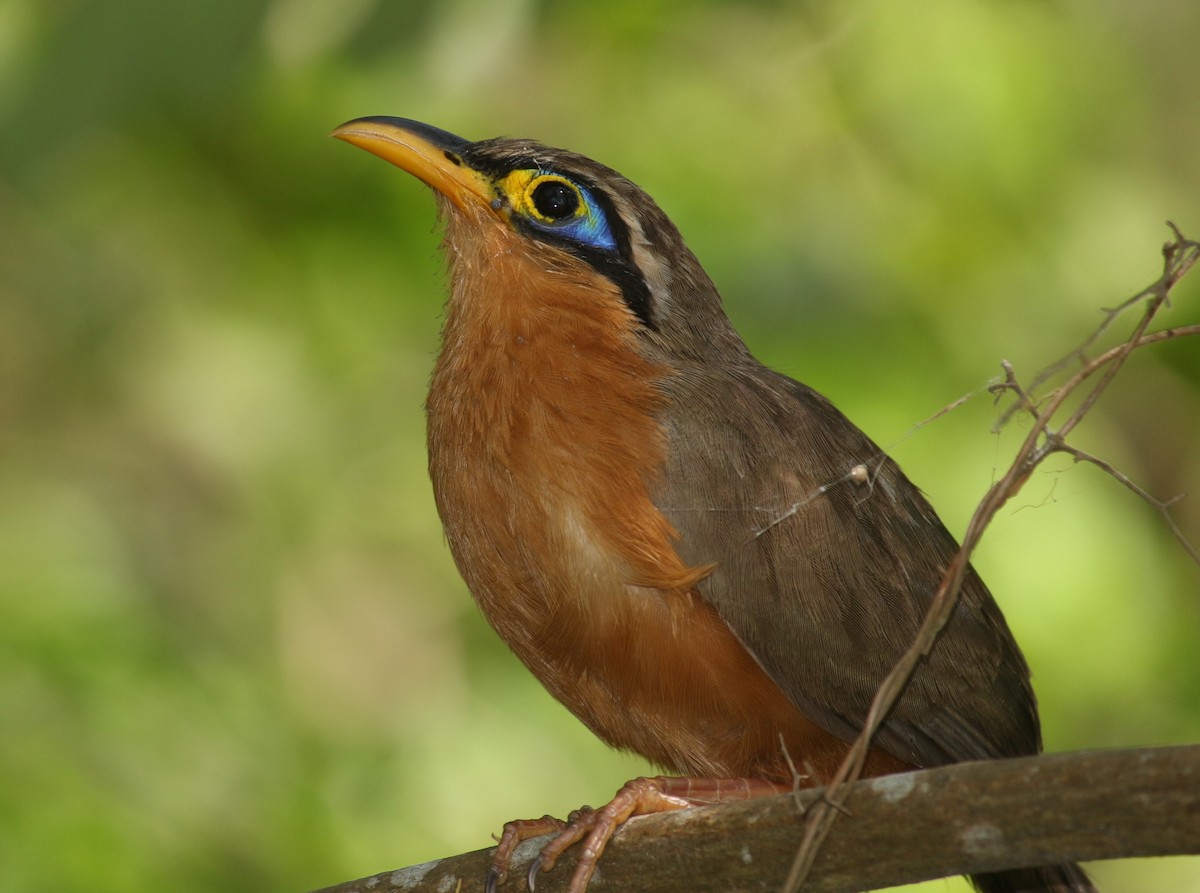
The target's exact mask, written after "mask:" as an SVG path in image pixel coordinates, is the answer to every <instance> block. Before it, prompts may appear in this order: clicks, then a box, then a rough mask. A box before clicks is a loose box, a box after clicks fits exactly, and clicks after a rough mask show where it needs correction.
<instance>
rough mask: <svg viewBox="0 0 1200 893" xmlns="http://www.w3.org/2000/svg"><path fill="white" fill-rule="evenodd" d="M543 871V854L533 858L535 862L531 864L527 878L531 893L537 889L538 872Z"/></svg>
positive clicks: (526, 881)
mask: <svg viewBox="0 0 1200 893" xmlns="http://www.w3.org/2000/svg"><path fill="white" fill-rule="evenodd" d="M541 870H542V854H541V853H538V854H537V855H536V856H534V857H533V861H532V862H530V863H529V874H527V875H526V876H525V883H526V884H527V885H528V887H529V893H533V891H534V890H536V889H537V876H538V872H539V871H541Z"/></svg>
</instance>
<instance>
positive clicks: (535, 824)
mask: <svg viewBox="0 0 1200 893" xmlns="http://www.w3.org/2000/svg"><path fill="white" fill-rule="evenodd" d="M789 790H791V788H790V787H789V786H788V785H784V784H779V783H777V782H773V781H766V780H764V779H759V778H677V777H672V776H657V777H655V778H635V779H633V780H632V781H629V782H626V783H625V785H624V786H623V787H622V788H621V790H619V791H617V794H616V796H615V797H613V798H612V800H610V801H609V802H608V803H607V804H606V805H605V806H602V807H601V808H600V809H592V808H591V807H588V806H585V807H583V808H582V809H577V810H575V811H574V812H572V813H571V814H570V815H569V816H568V817H567V821H566V822H563V821H561V820H560V819H555V818H552V817H551V816H543V817H542V818H540V819H529V820H524V821H515V822H509V823H508V824H506V825H505V826H504V832H503V834H502V835H501V837H500V845H499V846H498V847H497V848H496V855H495V856H494V857H493V859H492V867H491V868H490V869H489V870H488V876H487V883H486V893H495V890H496V885H497V884H498V883H502V882H503V881H504V878H505V877H506V876H507V874H508V863H509V860H510V859H511V858H512V853H513V850H514V849H515V848H516V846H517V844H518V843H520V842H521V841H522V840H528V839H529V838H531V837H537V836H539V835H541V834H546V833H548V832H553V831H557V832H558V834H557V836H556V837H554V839H553V840H551V841H550V842H549V843H548V844H546V845H545V846H544V847H542V851H541V852H540V853H539V854H538V855H537V857H536V858H535V859H534V860H533V862H532V863H531V864H530V866H529V875H528V877H527V882H528V885H529V889H530V890H533V889H534V888H535V886H536V884H537V875H538V873H539V872H541V871H549V870H550V869H551V868H553V867H554V863H555V862H557V861H558V857H559V856H561V855H562V854H563V853H564V852H565V851H566V850H567V849H568V848H569V847H571V846H574V845H575V844H576V843H579V842H580V841H583V845H582V849H581V850H580V853H579V860H578V861H577V862H576V863H575V872H574V874H573V875H572V876H571V883H570V885H569V886H568V888H567V890H568V893H584V891H585V890H586V889H587V885H588V882H589V881H590V880H591V879H592V875H593V874H594V873H595V871H596V865H597V863H598V862H599V861H600V856H601V855H602V854H603V853H604V848H605V847H606V846H607V845H608V842H609V840H611V839H612V836H613V834H615V833H616V831H617V830H618V829H619V828H620V827H621V826H622V825H624V824H625V823H626V822H627V821H629V820H630V819H631V818H634V817H636V816H641V815H651V814H653V813H657V812H671V811H672V810H676V809H686V808H688V807H691V806H707V805H711V804H714V803H723V802H726V801H729V800H748V799H750V798H752V797H762V796H766V795H769V794H779V793H786V792H787V791H789Z"/></svg>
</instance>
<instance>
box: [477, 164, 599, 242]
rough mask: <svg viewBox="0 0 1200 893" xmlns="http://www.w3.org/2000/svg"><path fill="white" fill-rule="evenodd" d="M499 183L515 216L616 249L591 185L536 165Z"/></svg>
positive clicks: (558, 234) (566, 237) (568, 237)
mask: <svg viewBox="0 0 1200 893" xmlns="http://www.w3.org/2000/svg"><path fill="white" fill-rule="evenodd" d="M498 185H499V187H500V190H501V191H502V192H503V193H504V194H505V196H507V198H508V204H509V207H510V208H511V209H512V214H513V216H514V217H516V218H520V219H521V220H522V221H523V222H524V223H525V224H526V225H528V226H530V227H531V228H532V229H534V230H536V231H538V232H542V233H545V234H547V235H548V236H553V237H554V238H556V239H559V240H563V241H567V242H570V243H573V244H575V245H578V246H580V247H582V248H590V249H600V250H603V251H615V250H616V247H617V243H616V240H615V239H614V238H613V235H612V230H611V229H610V227H609V223H608V219H607V217H606V216H605V214H604V212H603V211H602V210H601V209H600V206H599V205H598V204H597V203H596V199H595V198H594V197H593V196H592V194H591V192H590V191H589V189H588V188H586V187H583V186H580V185H579V184H577V183H575V182H574V181H572V180H569V179H568V178H566V177H564V176H562V175H561V174H553V173H550V172H549V171H544V170H537V169H526V170H519V171H513V172H512V173H510V174H508V175H507V176H506V177H504V178H503V179H502V180H500V182H499V184H498Z"/></svg>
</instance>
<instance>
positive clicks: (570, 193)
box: [500, 170, 587, 224]
mask: <svg viewBox="0 0 1200 893" xmlns="http://www.w3.org/2000/svg"><path fill="white" fill-rule="evenodd" d="M500 186H501V188H502V189H503V190H504V191H505V192H506V193H507V194H508V197H509V201H510V203H511V204H512V209H513V211H514V212H516V213H517V214H521V215H522V216H524V217H528V218H530V219H532V220H536V221H538V222H539V223H546V224H554V223H561V222H563V221H565V220H569V219H570V218H573V217H577V216H580V215H581V214H586V213H587V203H586V202H585V200H584V197H583V195H582V193H581V192H580V190H579V187H578V186H576V185H575V184H574V183H572V182H571V181H570V180H568V179H567V178H566V177H560V176H559V175H558V174H547V173H544V172H543V171H537V170H524V171H513V172H512V173H511V174H509V175H508V176H507V177H505V178H504V179H503V180H502V181H501V183H500Z"/></svg>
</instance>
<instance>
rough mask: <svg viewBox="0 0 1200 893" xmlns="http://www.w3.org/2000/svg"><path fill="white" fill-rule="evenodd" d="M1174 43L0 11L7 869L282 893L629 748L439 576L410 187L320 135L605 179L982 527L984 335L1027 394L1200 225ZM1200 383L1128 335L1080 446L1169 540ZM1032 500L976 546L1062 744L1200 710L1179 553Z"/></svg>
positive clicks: (127, 885) (949, 6)
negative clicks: (1160, 502)
mask: <svg viewBox="0 0 1200 893" xmlns="http://www.w3.org/2000/svg"><path fill="white" fill-rule="evenodd" d="M1197 37H1200V6H1197V5H1196V4H1189V3H1180V2H1178V0H1147V2H1146V3H1142V4H1138V5H1129V4H1116V3H1091V2H1088V3H1085V2H1083V0H1060V2H1053V3H1033V2H1001V0H957V2H951V0H934V2H930V3H922V4H895V3H884V2H870V0H853V2H850V3H837V2H833V0H816V2H809V3H784V2H768V0H760V2H756V3H749V4H747V3H741V4H734V3H729V2H716V0H710V2H705V3H690V4H685V3H682V2H668V0H659V2H653V3H646V2H644V0H642V2H630V0H619V2H615V3H610V4H603V5H601V4H550V3H534V2H528V0H502V2H498V3H494V4H488V5H483V4H476V3H473V2H467V0H455V2H444V3H438V4H434V3H423V2H408V3H397V4H387V3H383V2H380V0H349V2H345V3H341V4H333V3H327V2H321V0H238V2H233V0H215V2H209V3H205V4H190V3H184V4H162V3H152V2H149V0H110V2H107V3H98V2H94V0H92V2H89V0H0V723H3V732H2V734H0V773H2V776H3V777H2V779H0V781H2V783H0V888H3V889H5V890H14V891H19V890H34V889H51V888H53V889H55V890H59V891H66V893H69V891H87V893H106V891H118V890H122V891H123V890H130V889H173V890H179V891H183V893H186V891H201V890H226V891H239V890H245V891H251V890H253V891H258V890H261V889H264V888H266V889H276V890H292V891H302V890H305V889H309V888H312V887H316V886H319V885H322V884H325V883H331V882H334V881H339V880H344V879H347V878H350V877H356V876H359V875H363V874H367V873H371V872H375V871H380V870H385V869H387V868H390V867H395V866H399V865H404V864H409V863H413V862H418V861H422V860H426V859H431V858H434V857H437V856H439V855H444V854H448V853H452V852H460V851H465V850H468V849H474V848H477V847H481V846H484V845H486V844H487V843H488V842H489V837H488V835H489V834H490V833H492V832H494V831H496V830H497V829H498V828H499V826H500V824H501V823H502V822H503V821H504V820H506V819H508V818H513V817H518V816H526V815H528V816H534V815H541V814H542V813H544V812H547V811H549V812H554V813H559V814H562V813H565V812H566V811H568V810H569V809H571V808H573V807H575V806H577V805H579V804H580V803H583V802H593V803H594V802H596V801H598V800H601V799H602V798H604V797H605V796H606V795H607V794H608V793H609V792H610V791H611V790H613V789H615V788H616V787H617V786H618V785H619V784H620V783H621V782H622V781H624V780H625V778H626V777H627V776H630V775H632V774H636V773H639V772H642V771H645V767H644V766H643V765H642V764H641V763H639V762H638V761H636V760H635V759H633V758H632V757H628V756H623V755H617V754H610V753H608V752H607V751H606V750H605V749H604V747H603V746H602V745H601V744H600V743H599V742H597V741H595V740H594V739H593V738H592V737H591V736H590V735H589V734H588V733H587V732H586V731H585V730H584V729H582V727H581V726H579V724H578V723H576V722H575V721H574V720H573V719H572V718H571V717H570V716H569V715H568V714H567V713H566V712H565V711H564V710H563V709H562V708H560V707H558V706H557V705H556V704H554V703H553V702H552V701H551V700H550V698H549V696H547V695H546V694H545V693H544V692H542V691H541V689H540V688H539V687H538V686H537V684H536V683H535V682H534V680H533V679H532V678H531V677H530V676H529V675H528V674H527V673H526V672H525V671H524V670H523V669H522V668H521V667H520V666H519V665H518V664H517V663H516V662H515V661H514V660H513V659H512V658H511V656H509V655H508V653H507V652H506V651H505V649H504V647H503V646H502V645H501V644H500V643H499V641H498V640H497V639H496V638H495V636H494V635H493V634H492V633H491V631H490V630H489V629H487V627H486V626H485V624H484V623H483V622H482V620H481V619H480V618H479V616H478V615H477V613H476V611H475V609H474V608H473V606H472V605H471V602H470V600H469V598H468V596H467V593H466V592H465V589H464V587H463V585H462V583H461V582H460V581H459V579H458V577H457V574H456V573H455V571H454V569H453V566H452V564H451V562H450V559H449V556H448V554H447V552H446V550H445V548H444V546H443V544H442V540H441V532H440V528H439V524H438V521H437V518H436V516H435V513H434V509H433V504H432V500H431V494H430V489H429V485H428V482H427V479H426V476H425V470H424V446H423V420H422V411H421V402H422V399H423V392H424V387H425V383H426V381H427V377H428V374H429V370H430V366H431V363H432V357H433V353H434V351H435V350H436V344H437V333H438V312H439V306H440V303H441V300H442V297H441V296H442V293H443V282H442V271H441V262H440V260H439V259H438V257H437V248H436V246H437V238H438V237H437V234H436V225H435V222H434V216H433V204H432V202H431V201H430V200H429V198H428V196H427V195H426V194H425V193H424V191H423V189H422V187H420V185H419V184H417V183H416V182H415V181H412V180H410V178H408V177H406V176H404V175H402V174H401V173H400V172H398V171H396V170H393V169H391V168H388V167H386V166H384V165H382V164H380V163H379V162H378V161H377V160H376V159H373V158H370V157H369V156H368V155H366V154H365V153H362V152H358V151H354V150H352V149H351V148H349V147H347V146H345V145H343V144H340V143H337V142H334V141H332V140H329V139H327V138H326V134H327V133H328V131H329V130H330V129H331V128H332V127H333V126H334V125H336V124H338V123H340V122H341V121H343V120H345V119H348V118H351V117H356V116H358V115H363V114H397V115H403V116H406V117H413V118H418V119H421V120H427V121H430V122H431V123H435V124H437V125H439V126H442V127H445V128H447V129H450V130H454V131H457V132H459V133H462V134H464V135H466V136H470V137H476V138H481V137H484V136H491V135H495V134H497V133H508V134H511V135H522V136H534V137H538V138H541V139H543V140H545V141H547V142H551V143H554V144H557V145H563V146H568V147H570V148H574V149H576V150H579V151H582V152H584V153H586V154H589V155H592V156H594V157H597V158H599V159H601V160H603V161H605V162H607V163H610V164H612V165H614V166H615V167H617V168H618V169H620V170H622V171H624V172H625V173H627V174H628V175H630V176H631V177H633V178H634V179H635V180H637V181H638V182H640V183H642V184H643V185H644V186H645V187H646V188H647V189H648V190H649V191H650V192H651V193H652V194H653V195H655V197H656V198H657V199H658V200H659V202H660V203H661V204H662V205H663V206H664V207H665V208H666V209H667V210H668V212H669V213H671V214H672V215H673V217H674V218H675V220H676V222H677V223H678V224H679V225H680V227H681V229H682V230H683V231H684V233H685V234H686V235H687V236H688V238H689V240H690V243H691V245H692V247H693V248H694V249H695V250H696V252H697V253H698V254H699V256H700V257H701V258H702V259H703V260H704V261H705V263H706V264H707V266H708V269H709V271H710V272H711V273H712V274H713V276H714V278H715V279H716V280H717V282H718V284H719V285H720V286H721V287H722V289H723V292H724V294H725V295H726V300H727V306H728V309H729V312H730V314H731V316H733V318H734V320H735V322H736V323H737V324H738V325H739V327H740V328H741V330H742V331H743V333H744V334H745V335H746V337H747V340H748V341H749V342H750V344H751V346H752V347H753V348H754V349H755V351H756V352H757V353H758V354H759V355H760V356H761V357H762V358H763V359H764V360H766V361H768V362H769V363H771V364H773V365H775V366H777V367H779V368H782V369H784V370H785V371H787V372H789V373H791V374H793V375H796V376H798V377H802V378H804V379H805V380H806V381H808V382H809V383H811V384H813V385H814V386H816V387H818V388H819V389H821V390H823V391H825V392H826V393H828V394H829V395H830V396H831V397H833V398H834V400H835V401H836V402H838V403H839V404H840V405H841V406H842V407H843V408H845V409H846V410H847V411H848V412H849V414H850V415H851V416H852V417H854V418H855V419H856V420H857V421H859V422H860V424H862V425H863V427H865V428H866V430H867V431H868V432H869V433H871V434H872V435H873V436H875V437H876V439H878V440H879V441H880V442H881V443H883V444H885V445H888V446H889V448H890V449H892V450H893V452H894V453H895V455H896V456H897V458H898V459H899V460H900V461H901V463H902V464H904V465H905V466H906V468H907V469H908V470H909V472H910V474H911V475H912V476H913V477H914V478H915V479H916V480H917V481H918V482H919V483H920V484H921V485H922V486H923V487H925V488H926V489H927V490H928V491H929V493H930V494H931V496H932V498H933V501H934V502H935V504H937V505H938V506H939V509H940V510H941V511H942V512H943V516H944V517H945V518H946V520H947V522H948V523H949V524H950V526H951V527H952V529H956V530H961V529H962V527H963V525H964V524H965V521H966V518H967V517H968V515H969V513H970V511H971V509H972V508H973V507H974V504H975V502H976V501H977V500H978V498H979V497H980V496H981V495H982V493H983V491H984V489H985V488H986V486H987V485H988V483H989V482H990V480H991V479H992V477H993V476H994V475H995V474H996V473H997V469H998V468H999V467H1000V466H1002V465H1003V464H1004V463H1005V461H1006V456H1008V455H1009V452H1010V450H1011V447H1012V445H1013V443H1014V442H1015V437H1017V436H1019V435H1020V434H1021V431H1020V430H1015V431H1013V432H1008V433H1005V434H1002V435H1000V436H999V437H997V436H993V435H991V434H990V433H989V426H990V424H991V422H992V421H993V420H994V418H995V410H994V409H993V407H992V405H991V403H990V399H989V398H988V397H987V395H986V394H985V393H983V392H982V388H983V386H984V385H985V384H986V382H987V381H988V380H989V379H990V378H991V377H993V376H994V375H996V374H997V372H998V361H999V359H1000V358H1002V357H1005V358H1008V359H1010V360H1012V361H1013V362H1014V363H1015V364H1016V366H1017V369H1018V370H1019V372H1021V373H1022V374H1023V375H1024V376H1025V377H1026V378H1028V377H1029V376H1030V375H1032V373H1033V372H1034V371H1035V370H1036V369H1037V368H1039V367H1040V366H1041V365H1043V364H1045V363H1047V362H1049V361H1050V360H1051V359H1054V358H1056V357H1057V356H1059V355H1060V354H1062V353H1063V352H1065V351H1066V350H1067V349H1068V348H1070V347H1072V346H1073V345H1074V344H1076V343H1078V342H1079V341H1080V340H1081V339H1082V337H1083V336H1084V334H1085V333H1086V332H1087V331H1089V330H1090V329H1091V327H1092V326H1094V325H1095V323H1096V322H1097V321H1098V314H1097V313H1096V308H1098V307H1099V306H1102V305H1103V306H1108V305H1112V304H1114V303H1116V302H1117V301H1119V300H1120V299H1122V298H1124V297H1125V296H1127V295H1128V294H1131V293H1133V292H1134V291H1136V290H1137V289H1138V288H1140V287H1141V286H1142V285H1144V284H1146V283H1148V282H1149V281H1151V280H1152V279H1153V278H1155V277H1156V276H1157V270H1158V258H1157V252H1158V247H1159V245H1160V244H1161V242H1163V241H1164V240H1165V238H1166V237H1167V235H1168V233H1167V230H1166V229H1165V227H1164V226H1163V221H1164V220H1165V219H1167V218H1171V219H1174V220H1175V221H1176V222H1178V223H1179V224H1180V226H1182V227H1183V229H1184V231H1185V232H1187V233H1189V234H1190V235H1191V236H1193V237H1195V236H1196V235H1197V234H1198V233H1200V202H1198V201H1197V198H1198V197H1200V167H1198V166H1197V165H1196V164H1195V161H1196V159H1197V158H1200V94H1198V93H1197V91H1196V90H1195V89H1193V87H1194V84H1195V83H1196V79H1197V76H1198V75H1200V61H1198V60H1200V57H1198V56H1197V54H1196V43H1197ZM1198 302H1200V286H1198V285H1197V283H1196V281H1191V282H1187V283H1185V287H1184V288H1182V289H1180V291H1179V292H1178V294H1177V296H1176V302H1175V305H1174V309H1173V310H1172V311H1171V312H1170V314H1169V315H1168V316H1167V317H1166V318H1165V322H1166V323H1170V322H1180V323H1182V322H1194V321H1196V319H1197V304H1198ZM970 391H974V392H976V397H975V399H974V400H973V401H971V402H970V403H968V404H967V405H966V406H965V407H964V408H962V409H961V410H959V411H956V412H955V413H952V414H950V415H949V416H948V417H946V418H944V419H942V420H939V421H938V422H937V423H936V424H932V425H929V426H926V427H923V428H920V429H919V430H916V431H914V430H913V425H914V423H915V422H916V420H919V419H922V418H925V417H927V416H928V415H930V414H931V413H933V412H934V411H935V410H937V409H938V408H939V407H941V406H942V405H944V404H946V403H948V402H950V401H951V400H953V399H954V398H956V397H957V396H959V395H960V394H962V393H965V392H970ZM1198 401H1200V350H1197V347H1196V345H1195V344H1194V343H1178V344H1173V345H1168V346H1166V347H1164V348H1161V349H1160V348H1156V349H1154V350H1153V351H1147V352H1144V353H1143V354H1141V355H1139V356H1137V357H1136V358H1135V360H1134V361H1133V362H1132V363H1131V364H1130V368H1129V369H1128V370H1127V372H1126V373H1125V374H1124V375H1123V377H1122V379H1121V380H1120V381H1119V382H1118V384H1117V385H1116V387H1115V388H1114V389H1113V390H1112V392H1111V393H1110V394H1109V395H1108V397H1107V398H1106V400H1105V402H1104V404H1103V406H1102V407H1101V408H1100V409H1099V410H1098V411H1097V413H1096V414H1095V415H1094V416H1093V417H1092V418H1091V419H1090V420H1089V421H1088V423H1087V424H1086V425H1085V426H1084V427H1083V428H1082V429H1081V430H1080V431H1079V432H1078V443H1079V444H1080V445H1081V446H1084V447H1085V448H1089V449H1092V450H1094V451H1096V452H1098V453H1100V454H1101V455H1103V456H1105V457H1107V458H1109V459H1110V460H1112V461H1114V462H1115V463H1116V464H1117V465H1118V466H1120V467H1121V468H1122V469H1124V470H1125V471H1126V472H1127V473H1128V474H1130V476H1131V477H1132V478H1134V479H1135V480H1137V481H1139V482H1141V483H1143V484H1144V485H1145V486H1147V487H1148V488H1149V489H1150V490H1151V491H1152V492H1154V493H1155V494H1158V495H1159V496H1162V497H1164V498H1170V497H1172V496H1175V495H1176V494H1181V493H1186V494H1189V495H1190V499H1187V500H1184V501H1182V502H1180V503H1179V504H1178V505H1177V506H1176V512H1177V516H1178V518H1179V519H1180V523H1181V524H1182V525H1183V527H1184V528H1185V530H1186V531H1187V532H1188V533H1189V535H1190V536H1191V538H1192V540H1193V541H1197V540H1200V501H1198V500H1197V496H1200V458H1198V457H1200V402H1198ZM1016 427H1017V428H1020V425H1019V424H1018V425H1017V426H1016ZM1017 503H1020V504H1014V505H1013V506H1012V507H1011V509H1009V510H1008V511H1006V512H1005V514H1004V516H1003V517H1002V518H1001V519H1000V520H999V522H998V523H997V524H996V525H995V527H994V528H993V530H992V531H991V532H990V534H989V536H988V538H987V540H986V541H985V546H984V548H983V551H982V552H981V553H980V555H979V558H978V562H977V563H978V564H979V566H980V567H981V569H982V570H983V572H984V576H985V577H986V578H987V579H989V581H990V582H991V585H992V587H993V589H994V590H995V592H996V595H997V597H998V599H999V600H1000V602H1001V604H1002V605H1003V606H1004V608H1005V611H1006V612H1007V614H1008V615H1009V618H1010V620H1011V622H1012V624H1013V626H1014V628H1015V630H1016V632H1017V634H1018V638H1019V639H1020V640H1021V641H1022V643H1023V644H1024V646H1025V648H1026V650H1027V652H1028V655H1029V658H1030V662H1031V663H1032V665H1033V666H1034V668H1035V672H1036V676H1037V684H1038V689H1039V693H1040V696H1041V700H1042V705H1043V711H1044V722H1045V727H1046V739H1047V746H1048V747H1050V748H1052V749H1064V748H1080V747H1106V746H1116V745H1140V744H1157V743H1178V742H1189V741H1196V740H1198V739H1200V706H1198V705H1200V662H1198V661H1197V660H1196V657H1195V655H1196V647H1197V646H1196V643H1197V639H1198V636H1200V602H1198V600H1197V593H1198V591H1200V585H1198V584H1200V571H1198V570H1197V568H1196V567H1195V566H1193V565H1191V564H1190V563H1189V562H1188V561H1187V560H1186V559H1185V557H1184V555H1183V553H1182V551H1181V550H1180V549H1179V548H1178V546H1177V545H1176V544H1175V543H1174V542H1173V541H1172V540H1171V539H1170V538H1169V536H1168V535H1167V533H1166V531H1165V529H1164V525H1163V524H1162V523H1161V521H1160V520H1159V519H1158V517H1157V516H1156V514H1155V513H1154V512H1153V510H1152V509H1150V508H1149V507H1147V506H1146V505H1144V504H1141V503H1139V502H1138V501H1137V500H1136V499H1134V498H1133V497H1132V496H1131V495H1129V494H1128V493H1127V492H1125V491H1124V490H1122V489H1121V488H1120V487H1119V486H1117V485H1116V484H1115V483H1114V482H1112V481H1110V480H1108V479H1106V478H1105V477H1104V476H1103V475H1101V474H1099V473H1097V472H1095V471H1094V470H1093V469H1089V468H1084V467H1071V466H1070V465H1069V464H1067V463H1059V464H1058V465H1056V466H1055V467H1054V468H1053V469H1051V470H1048V471H1046V472H1044V473H1040V474H1038V475H1037V477H1036V478H1035V479H1034V480H1033V481H1032V482H1031V484H1030V486H1029V487H1028V488H1027V489H1026V491H1025V492H1024V493H1023V494H1022V497H1021V498H1020V499H1018V500H1017ZM1096 873H1097V875H1098V876H1099V878H1100V879H1101V881H1102V882H1103V883H1104V887H1105V889H1106V890H1107V891H1109V893H1119V891H1134V890H1139V891H1140V890H1145V889H1176V890H1182V889H1196V888H1198V887H1200V869H1198V868H1197V865H1196V863H1195V862H1194V861H1192V860H1166V861H1161V862H1153V863H1151V862H1142V861H1138V862H1128V863H1121V864H1115V865H1107V864H1106V865H1099V866H1097V867H1096ZM956 884H958V882H957V881H956V882H952V883H950V884H946V883H941V884H937V885H932V886H931V887H930V889H937V890H946V889H950V888H951V887H954V888H955V889H959V887H957V886H955V885H956Z"/></svg>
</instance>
